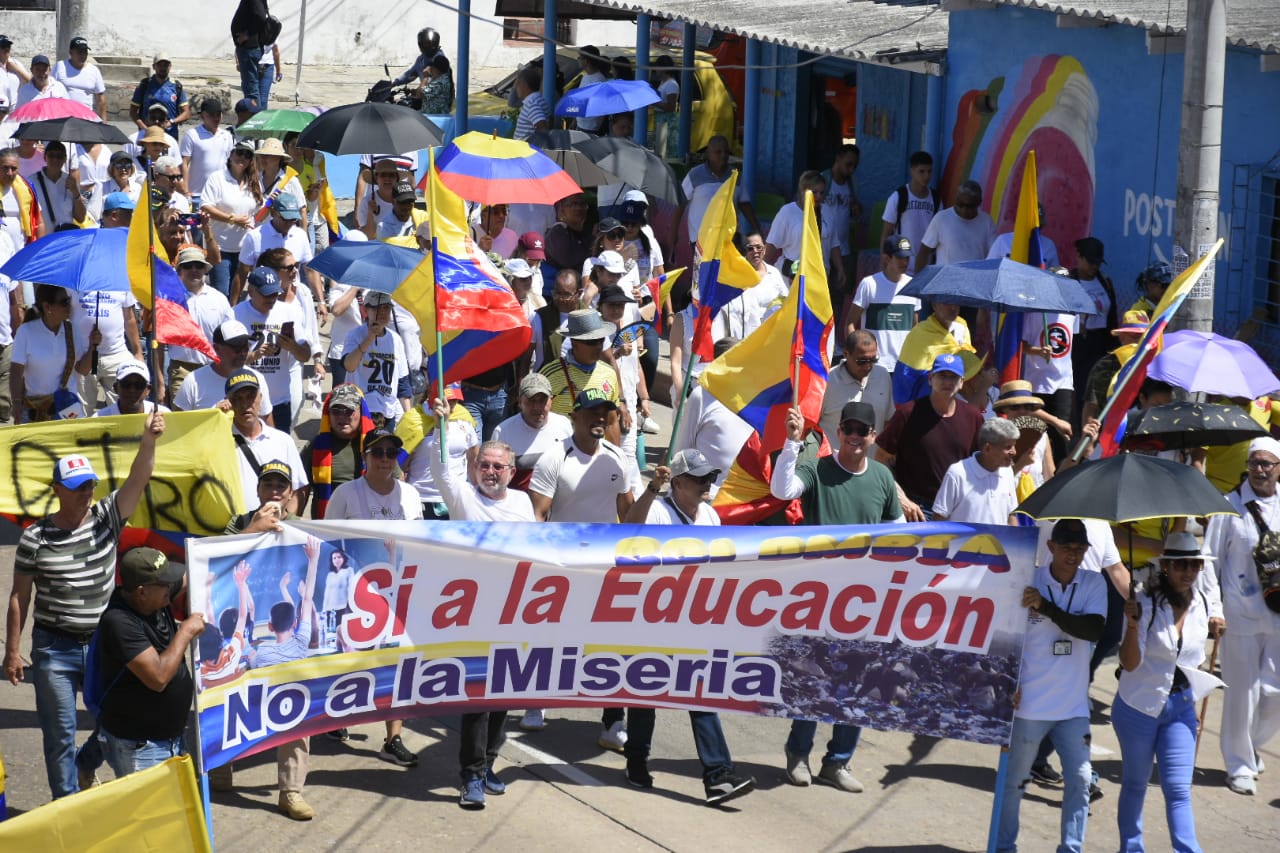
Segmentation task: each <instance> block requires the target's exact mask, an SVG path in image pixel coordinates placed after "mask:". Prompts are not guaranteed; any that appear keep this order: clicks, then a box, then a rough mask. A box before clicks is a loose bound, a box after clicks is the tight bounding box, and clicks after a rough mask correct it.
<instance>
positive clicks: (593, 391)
mask: <svg viewBox="0 0 1280 853" xmlns="http://www.w3.org/2000/svg"><path fill="white" fill-rule="evenodd" d="M597 406H608V407H609V408H611V409H616V408H618V404H617V403H615V402H613V400H610V399H609V395H608V394H606V393H605V392H603V391H601V390H600V389H599V388H585V389H583V390H582V391H579V392H578V397H577V399H575V400H574V401H573V410H574V411H575V412H576V411H578V410H580V409H594V408H596V407H597Z"/></svg>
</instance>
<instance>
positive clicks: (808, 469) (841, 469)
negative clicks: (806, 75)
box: [769, 402, 904, 794]
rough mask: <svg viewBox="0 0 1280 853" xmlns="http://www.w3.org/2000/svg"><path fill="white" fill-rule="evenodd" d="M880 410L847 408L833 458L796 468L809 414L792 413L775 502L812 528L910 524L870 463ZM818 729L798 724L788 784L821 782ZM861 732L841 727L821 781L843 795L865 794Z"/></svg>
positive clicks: (772, 485)
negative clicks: (795, 503)
mask: <svg viewBox="0 0 1280 853" xmlns="http://www.w3.org/2000/svg"><path fill="white" fill-rule="evenodd" d="M875 423H876V411H875V409H874V408H873V407H872V406H871V404H870V403H862V402H854V403H846V404H845V405H844V408H843V409H841V411H840V425H839V427H838V428H837V429H836V432H835V446H834V452H833V453H832V454H831V455H830V456H823V457H822V458H820V459H816V460H806V461H805V462H802V463H800V464H799V465H797V464H796V462H797V460H798V459H799V458H800V453H801V451H802V450H803V449H804V434H805V426H804V415H803V413H801V411H800V407H799V406H792V407H791V409H790V411H788V412H787V442H786V444H784V445H783V447H782V453H780V454H779V455H778V461H777V462H775V463H774V467H773V476H772V478H771V479H770V481H769V491H770V492H771V493H772V494H773V496H774V497H775V498H778V499H780V500H784V501H789V500H794V499H796V498H799V499H800V505H801V507H802V508H803V509H804V523H805V524H806V525H829V524H880V523H882V522H886V521H890V522H895V523H900V522H902V521H904V519H903V516H902V506H901V504H899V503H898V490H897V486H896V485H895V484H894V482H893V474H891V473H890V472H889V469H888V468H886V467H885V466H884V465H881V464H880V463H879V462H876V461H875V460H874V459H872V458H870V454H869V451H870V450H871V448H872V447H874V446H875V439H876V428H875ZM817 730H818V724H817V722H815V721H813V720H793V721H792V723H791V734H790V735H789V736H788V737H787V745H786V758H787V780H788V781H790V782H791V784H793V785H799V786H801V787H804V786H807V785H809V784H811V783H812V782H813V781H814V779H815V777H814V775H813V773H812V771H811V770H810V769H809V752H810V751H811V750H812V749H813V738H814V734H815V733H816V732H817ZM861 733H862V729H861V728H860V727H858V726H848V725H842V724H840V723H836V724H835V725H834V726H833V729H832V734H831V740H830V742H829V743H828V744H827V751H826V754H825V755H824V756H823V758H822V769H821V770H819V771H818V774H817V776H816V779H817V781H819V782H823V783H825V784H828V785H832V786H833V787H835V788H838V789H839V790H841V791H848V792H849V793H853V794H856V793H859V792H861V791H862V783H861V782H859V781H858V779H857V778H856V777H855V776H854V775H853V773H852V772H851V771H850V770H849V761H850V760H851V759H852V758H853V751H854V749H856V748H857V746H858V737H859V735H860V734H861Z"/></svg>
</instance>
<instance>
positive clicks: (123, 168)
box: [111, 163, 133, 172]
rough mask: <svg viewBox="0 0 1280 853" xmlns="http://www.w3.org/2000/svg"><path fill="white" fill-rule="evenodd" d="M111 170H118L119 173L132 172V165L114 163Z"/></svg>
mask: <svg viewBox="0 0 1280 853" xmlns="http://www.w3.org/2000/svg"><path fill="white" fill-rule="evenodd" d="M111 168H113V169H119V170H120V171H121V172H132V171H133V164H132V163H116V164H115V165H113V166H112V167H111Z"/></svg>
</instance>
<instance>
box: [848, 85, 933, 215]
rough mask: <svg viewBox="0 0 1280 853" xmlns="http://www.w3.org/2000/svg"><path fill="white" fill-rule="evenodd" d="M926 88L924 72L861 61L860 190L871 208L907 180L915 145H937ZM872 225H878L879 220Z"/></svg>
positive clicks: (859, 108) (881, 202)
mask: <svg viewBox="0 0 1280 853" xmlns="http://www.w3.org/2000/svg"><path fill="white" fill-rule="evenodd" d="M927 91H928V77H927V76H926V75H924V74H916V73H913V72H910V71H903V70H902V69H899V68H891V67H889V66H887V65H878V64H874V63H870V62H863V63H859V65H858V149H859V150H860V151H861V152H862V160H861V162H860V164H859V166H858V193H859V195H860V196H861V198H862V203H863V205H864V206H865V207H866V208H867V210H868V211H872V212H874V210H875V209H877V207H878V206H879V207H883V205H884V202H885V199H887V198H888V197H889V194H890V193H892V192H893V191H894V190H896V189H897V188H898V187H899V186H901V185H902V184H904V183H906V181H907V178H908V175H907V159H908V158H909V157H910V156H911V153H912V152H913V151H918V150H920V149H922V148H924V149H932V147H933V146H932V145H930V144H929V143H928V141H927V140H926V139H925V138H924V127H925V116H926V108H927ZM937 153H938V152H936V151H935V152H934V154H935V155H936V154H937ZM940 166H941V164H940V163H939V168H940ZM878 218H879V217H876V219H877V220H878ZM872 225H873V228H874V227H878V224H877V222H876V221H873V222H872ZM872 233H873V234H875V233H878V232H876V231H874V230H873V232H872Z"/></svg>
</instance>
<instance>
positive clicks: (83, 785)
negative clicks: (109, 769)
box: [76, 766, 102, 791]
mask: <svg viewBox="0 0 1280 853" xmlns="http://www.w3.org/2000/svg"><path fill="white" fill-rule="evenodd" d="M76 782H77V783H78V784H79V786H80V790H81V791H87V790H89V789H90V788H96V787H98V786H99V785H101V784H102V783H101V782H99V781H98V774H97V772H95V771H93V770H87V769H85V768H84V767H80V766H77V767H76Z"/></svg>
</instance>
